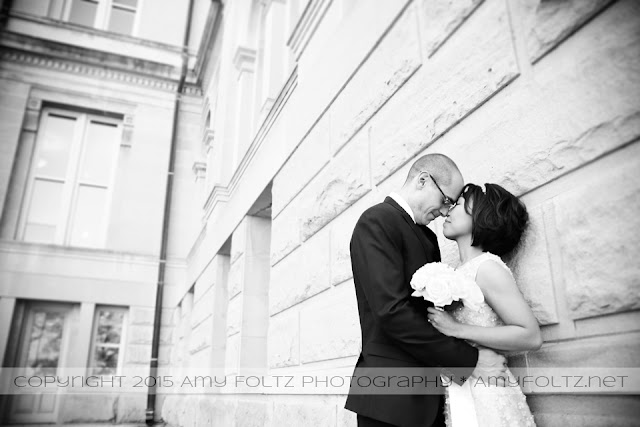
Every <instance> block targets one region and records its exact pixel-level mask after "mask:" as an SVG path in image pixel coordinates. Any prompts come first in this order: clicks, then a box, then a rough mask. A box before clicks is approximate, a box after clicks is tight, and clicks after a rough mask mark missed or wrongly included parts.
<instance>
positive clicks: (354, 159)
mask: <svg viewBox="0 0 640 427" xmlns="http://www.w3.org/2000/svg"><path fill="white" fill-rule="evenodd" d="M368 157H369V135H368V131H367V129H364V128H363V129H361V130H360V132H358V134H357V135H356V136H354V137H353V139H352V140H351V142H350V143H349V145H348V146H347V147H345V149H344V150H342V151H341V152H340V153H338V155H337V156H336V157H334V158H333V159H332V160H331V162H330V163H329V166H327V167H326V168H325V169H323V170H322V172H320V173H319V174H318V175H317V176H316V177H315V178H314V180H313V181H312V182H311V184H309V186H307V187H306V188H305V189H304V190H303V191H302V193H301V194H300V197H301V198H302V199H303V200H305V202H304V205H305V207H306V212H305V213H304V215H303V217H302V224H301V226H302V240H303V241H305V240H307V239H308V238H309V237H311V236H313V235H314V234H315V233H316V232H318V230H320V229H321V228H322V227H324V226H325V225H326V224H328V223H329V222H331V221H332V220H333V219H334V218H335V217H336V216H338V215H340V213H342V212H343V211H344V210H345V209H347V208H348V207H349V206H351V205H352V204H353V203H355V202H356V201H358V199H360V198H361V197H362V196H364V195H365V194H367V193H368V192H369V191H370V189H371V182H370V175H369V161H368Z"/></svg>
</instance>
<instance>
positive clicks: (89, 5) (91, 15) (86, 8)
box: [69, 0, 98, 27]
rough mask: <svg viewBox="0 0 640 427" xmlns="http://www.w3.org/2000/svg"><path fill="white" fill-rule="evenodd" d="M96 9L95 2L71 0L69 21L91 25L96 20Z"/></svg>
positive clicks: (96, 4)
mask: <svg viewBox="0 0 640 427" xmlns="http://www.w3.org/2000/svg"><path fill="white" fill-rule="evenodd" d="M97 10H98V3H97V2H94V1H89V0H73V3H72V4H71V13H70V14H69V22H73V23H74V24H80V25H86V26H87V27H93V25H94V23H95V21H96V11H97Z"/></svg>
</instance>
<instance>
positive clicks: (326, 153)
mask: <svg viewBox="0 0 640 427" xmlns="http://www.w3.org/2000/svg"><path fill="white" fill-rule="evenodd" d="M330 157H331V153H330V140H329V115H328V114H325V115H323V116H322V118H320V120H319V121H318V122H317V123H316V124H315V125H314V126H313V128H311V130H310V131H309V133H308V134H307V135H306V136H305V138H304V139H303V140H302V142H301V143H300V145H299V146H298V147H297V148H296V149H295V151H294V152H293V154H292V155H291V157H289V160H288V161H287V162H286V163H285V164H284V166H283V167H282V169H280V172H278V174H277V175H276V176H275V178H274V179H273V188H272V190H271V194H272V197H273V206H272V216H273V218H276V217H277V216H278V215H279V214H280V212H282V209H284V207H285V206H287V204H288V203H289V202H290V201H291V200H292V199H293V198H294V197H295V196H296V194H298V193H299V192H300V190H302V188H304V186H305V185H307V183H308V182H309V181H310V180H311V178H313V177H314V176H315V175H316V174H317V173H318V171H320V170H321V169H322V168H323V167H324V166H325V165H326V164H327V163H328V162H329V159H330Z"/></svg>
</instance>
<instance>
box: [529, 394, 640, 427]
mask: <svg viewBox="0 0 640 427" xmlns="http://www.w3.org/2000/svg"><path fill="white" fill-rule="evenodd" d="M527 403H528V404H529V407H530V408H531V412H532V413H533V416H534V418H535V421H536V425H539V426H548V427H574V426H575V427H601V426H609V427H614V426H615V427H632V426H636V425H638V407H639V406H640V397H639V396H637V395H631V396H620V395H589V394H585V395H562V394H560V395H529V396H527Z"/></svg>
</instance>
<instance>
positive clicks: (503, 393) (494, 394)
mask: <svg viewBox="0 0 640 427" xmlns="http://www.w3.org/2000/svg"><path fill="white" fill-rule="evenodd" d="M488 260H492V261H495V262H497V263H498V264H500V265H501V266H502V267H504V268H506V269H507V270H508V271H509V273H511V270H510V269H509V267H507V265H506V264H505V263H504V262H502V260H501V259H500V257H498V256H496V255H493V254H491V253H488V252H485V253H483V254H482V255H479V256H477V257H476V258H473V259H472V260H470V261H468V262H466V263H465V264H463V265H461V266H460V267H458V268H457V271H459V272H460V273H463V274H464V275H466V276H468V277H469V278H470V279H472V280H473V281H474V282H475V279H476V273H477V272H478V267H480V265H481V264H482V263H483V262H485V261H488ZM451 314H452V315H453V317H454V318H455V319H456V320H457V321H458V322H460V323H465V324H469V325H476V326H489V327H490V326H500V325H504V323H503V322H502V320H500V318H499V317H498V315H497V314H496V312H495V311H493V309H492V308H491V307H490V306H489V305H488V304H487V303H486V302H483V303H482V305H481V307H480V310H478V311H474V310H471V309H469V308H465V307H463V306H461V307H459V308H458V309H456V310H454V311H453V312H452V313H451ZM471 344H473V343H471ZM507 375H508V376H509V382H507V383H506V384H507V386H506V387H503V386H489V385H487V384H485V383H484V382H483V381H482V380H478V379H475V378H473V377H472V378H470V379H469V380H467V381H466V382H465V383H464V384H463V385H462V386H459V385H457V384H456V383H452V385H451V386H449V387H447V392H446V395H445V416H446V423H447V426H448V427H475V426H477V427H524V426H526V427H529V426H535V422H534V420H533V416H532V415H531V411H530V410H529V406H528V405H527V402H526V399H525V395H524V393H523V392H522V390H521V389H520V387H519V386H518V385H515V384H517V382H516V379H515V378H514V376H513V374H512V373H511V371H510V370H508V369H507ZM509 384H511V385H509Z"/></svg>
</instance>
